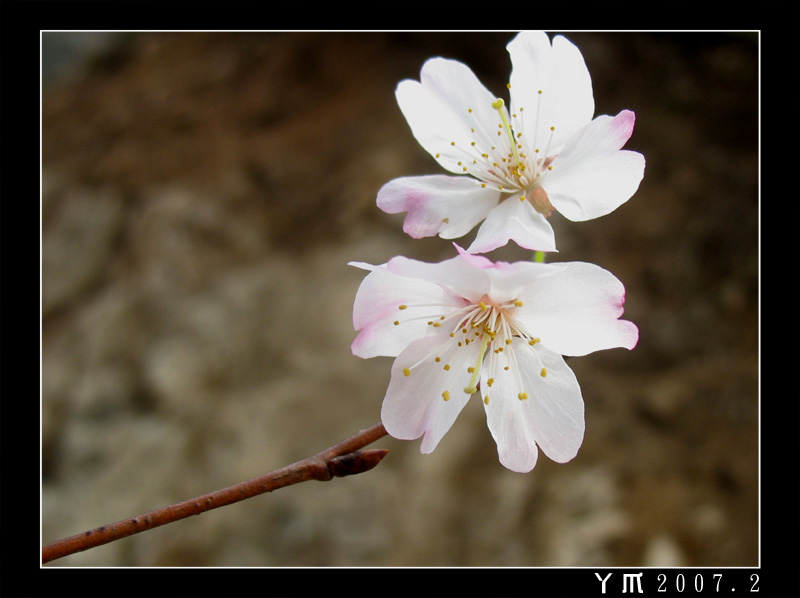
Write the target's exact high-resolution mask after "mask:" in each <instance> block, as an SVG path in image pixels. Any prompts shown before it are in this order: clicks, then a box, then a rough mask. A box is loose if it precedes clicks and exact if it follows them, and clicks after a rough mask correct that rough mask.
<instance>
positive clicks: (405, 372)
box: [403, 368, 411, 376]
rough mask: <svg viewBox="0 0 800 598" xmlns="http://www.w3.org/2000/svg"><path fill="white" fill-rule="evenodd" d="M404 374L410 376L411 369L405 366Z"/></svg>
mask: <svg viewBox="0 0 800 598" xmlns="http://www.w3.org/2000/svg"><path fill="white" fill-rule="evenodd" d="M403 375H404V376H410V375H411V370H410V369H408V368H403Z"/></svg>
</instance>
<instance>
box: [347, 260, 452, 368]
mask: <svg viewBox="0 0 800 598" xmlns="http://www.w3.org/2000/svg"><path fill="white" fill-rule="evenodd" d="M353 265H359V264H353ZM362 267H363V266H362ZM373 268H374V269H373V271H372V272H371V273H370V274H368V275H367V276H366V278H364V280H363V281H362V282H361V285H360V286H359V289H358V292H357V293H356V298H355V302H354V304H353V326H354V328H355V329H356V330H358V331H359V333H358V335H357V336H356V338H355V340H354V341H353V344H352V347H351V348H352V351H353V354H354V355H356V356H358V357H364V358H369V357H376V356H379V355H384V356H391V357H393V356H395V355H397V354H398V353H400V352H401V351H402V350H403V349H405V348H406V347H407V346H408V344H409V343H411V342H412V341H414V340H416V339H418V338H420V337H422V336H425V334H427V333H428V331H429V329H430V327H429V326H428V325H427V321H426V320H425V319H424V317H425V315H427V314H428V313H429V312H430V308H426V307H414V306H413V304H414V303H417V304H419V303H422V304H434V305H453V306H454V308H456V307H460V306H461V303H460V302H458V301H457V299H456V298H454V297H453V296H452V295H451V294H449V293H448V292H447V291H446V290H445V289H443V288H442V287H441V286H440V285H438V284H436V283H433V282H430V281H427V280H422V279H419V278H408V277H405V276H400V275H397V274H394V273H392V272H389V271H388V270H387V269H386V267H385V266H378V267H373ZM401 305H409V307H407V308H405V309H400V306H401ZM395 322H397V324H395Z"/></svg>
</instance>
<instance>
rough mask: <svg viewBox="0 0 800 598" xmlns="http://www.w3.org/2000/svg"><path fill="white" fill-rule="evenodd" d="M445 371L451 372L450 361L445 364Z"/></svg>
mask: <svg viewBox="0 0 800 598" xmlns="http://www.w3.org/2000/svg"><path fill="white" fill-rule="evenodd" d="M444 371H445V372H449V371H450V364H449V363H448V364H446V365H445V366H444Z"/></svg>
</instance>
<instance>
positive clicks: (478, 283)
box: [386, 256, 491, 307]
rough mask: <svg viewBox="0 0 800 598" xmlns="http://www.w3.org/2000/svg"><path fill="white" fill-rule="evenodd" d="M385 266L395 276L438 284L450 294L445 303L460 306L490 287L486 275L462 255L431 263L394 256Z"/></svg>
mask: <svg viewBox="0 0 800 598" xmlns="http://www.w3.org/2000/svg"><path fill="white" fill-rule="evenodd" d="M386 269H387V270H388V271H389V272H391V273H393V274H397V275H398V276H404V277H407V278H409V279H412V280H413V279H421V280H425V281H428V282H431V283H434V284H437V285H439V286H440V287H441V288H442V289H443V290H444V291H445V292H446V293H447V294H448V297H450V302H449V303H447V305H456V304H457V305H458V306H459V307H463V304H464V302H471V301H477V300H478V299H480V298H481V297H482V296H483V295H484V294H485V293H488V292H489V288H490V287H491V281H490V279H489V275H488V274H487V273H486V272H485V271H484V270H483V269H482V268H477V267H475V264H474V263H471V262H470V261H468V260H465V259H464V258H463V257H462V256H456V257H454V258H451V259H449V260H445V261H443V262H439V263H434V264H431V263H428V262H421V261H418V260H411V259H408V258H405V257H402V256H397V257H393V258H392V259H391V260H389V263H388V264H386ZM420 303H424V301H420Z"/></svg>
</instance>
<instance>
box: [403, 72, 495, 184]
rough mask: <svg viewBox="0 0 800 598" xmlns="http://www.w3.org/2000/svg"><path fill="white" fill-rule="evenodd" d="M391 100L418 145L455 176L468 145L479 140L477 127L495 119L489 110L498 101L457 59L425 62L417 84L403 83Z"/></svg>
mask: <svg viewBox="0 0 800 598" xmlns="http://www.w3.org/2000/svg"><path fill="white" fill-rule="evenodd" d="M395 97H396V98H397V103H398V105H399V106H400V110H401V111H402V112H403V115H404V116H405V118H406V121H407V122H408V125H409V127H410V128H411V132H412V134H413V135H414V137H415V138H416V140H417V141H418V142H419V144H420V145H421V146H422V147H423V148H424V149H425V150H426V151H427V152H428V153H429V154H431V156H433V157H434V158H435V159H436V160H437V161H438V162H439V164H441V166H442V167H443V168H445V169H446V170H449V171H450V172H453V173H457V174H462V173H463V168H462V166H461V165H460V164H459V162H461V161H463V160H464V159H465V156H466V154H465V152H468V151H469V150H470V149H471V147H472V146H471V145H470V143H471V142H472V141H475V139H476V136H478V137H480V136H482V135H483V133H482V132H481V131H480V130H479V129H477V128H476V126H475V124H476V123H486V122H494V120H495V119H496V115H495V114H492V113H493V112H494V110H493V109H492V107H491V104H492V102H493V101H494V100H495V99H496V98H495V97H494V96H493V95H492V94H491V93H489V91H488V90H487V89H486V88H485V87H484V86H483V84H482V83H481V82H480V81H479V80H478V78H477V77H476V76H475V74H474V73H473V72H472V71H471V70H470V69H469V67H468V66H466V65H465V64H463V63H461V62H458V61H457V60H449V59H445V58H432V59H430V60H428V61H427V62H425V64H424V65H423V67H422V71H421V73H420V81H419V82H418V81H412V80H410V79H407V80H405V81H401V82H400V84H399V85H398V86H397V90H396V92H395ZM473 129H477V130H475V131H473Z"/></svg>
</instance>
